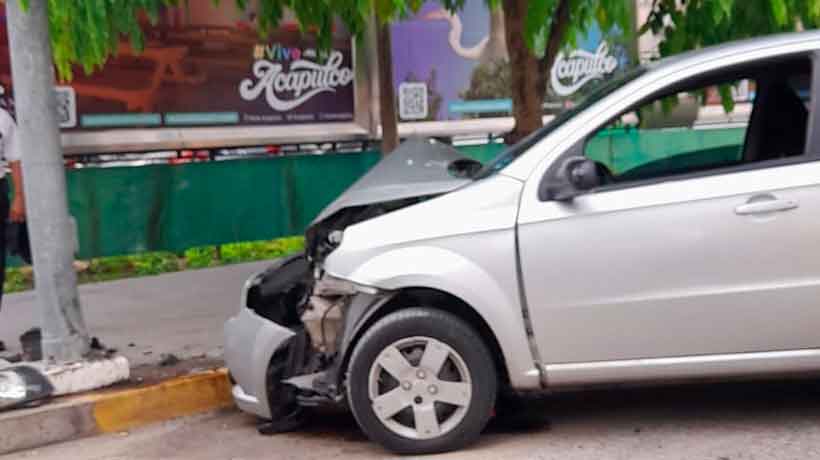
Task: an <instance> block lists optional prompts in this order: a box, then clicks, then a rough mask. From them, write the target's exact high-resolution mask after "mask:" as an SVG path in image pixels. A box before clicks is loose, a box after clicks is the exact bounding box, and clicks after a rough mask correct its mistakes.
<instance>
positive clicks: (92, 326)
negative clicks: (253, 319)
mask: <svg viewBox="0 0 820 460" xmlns="http://www.w3.org/2000/svg"><path fill="white" fill-rule="evenodd" d="M270 263H271V262H269V261H265V262H254V263H248V264H238V265H231V266H225V267H217V268H208V269H202V270H190V271H184V272H177V273H169V274H165V275H158V276H151V277H144V278H131V279H125V280H118V281H109V282H104V283H96V284H86V285H82V286H80V301H81V302H82V304H83V309H84V312H85V318H86V322H87V323H88V329H89V331H90V333H91V335H92V336H94V337H98V338H99V339H100V341H102V342H103V344H105V345H106V346H108V347H112V348H116V349H117V350H118V351H119V352H120V354H122V355H124V356H126V357H127V358H128V360H129V361H130V362H131V366H132V367H134V366H140V365H144V364H156V363H158V362H159V361H160V359H161V358H160V357H161V355H162V354H165V353H173V354H174V355H176V356H177V357H179V358H180V359H186V358H191V357H197V356H202V355H205V354H207V355H208V357H210V358H221V356H222V324H223V323H224V322H225V320H226V319H227V318H228V317H229V316H231V315H233V314H234V313H235V312H236V311H237V310H238V308H239V296H240V292H241V289H242V285H243V283H244V282H245V280H246V279H247V278H248V277H249V276H250V275H251V274H253V273H255V272H257V271H260V270H262V269H263V268H265V267H266V266H268V265H269V264H270ZM38 312H39V309H38V306H37V303H36V298H35V295H34V292H23V293H18V294H10V295H8V296H4V298H3V307H2V310H0V340H2V341H4V342H5V343H6V345H7V346H8V348H9V349H10V350H11V351H19V350H20V341H19V337H20V334H22V333H23V332H25V331H26V330H27V329H29V328H31V327H34V326H38V325H39V324H40V321H39V316H38V315H39V313H38ZM131 344H133V346H132V345H131Z"/></svg>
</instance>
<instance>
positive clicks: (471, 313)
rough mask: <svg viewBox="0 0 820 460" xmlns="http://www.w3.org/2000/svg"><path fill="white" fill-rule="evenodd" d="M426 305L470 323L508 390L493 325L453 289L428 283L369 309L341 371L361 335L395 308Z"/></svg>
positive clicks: (350, 344) (344, 370)
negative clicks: (431, 285)
mask: <svg viewBox="0 0 820 460" xmlns="http://www.w3.org/2000/svg"><path fill="white" fill-rule="evenodd" d="M411 307H426V308H434V309H437V310H441V311H445V312H448V313H451V314H453V315H455V316H456V317H458V318H459V319H461V320H462V321H464V322H465V323H467V325H469V326H470V327H472V328H473V330H475V331H476V333H478V334H479V336H480V337H481V339H482V340H483V341H484V343H485V344H486V345H487V347H489V348H490V352H491V354H492V359H493V364H494V365H495V368H496V371H497V372H498V376H499V386H500V388H501V389H502V390H507V389H509V388H510V386H511V382H510V376H509V372H508V367H507V362H506V358H505V356H504V353H503V351H502V348H501V344H500V343H499V341H498V338H497V337H496V335H495V333H494V332H493V331H492V328H490V325H489V324H488V323H487V321H486V320H485V319H484V317H482V316H481V314H480V313H479V312H478V311H476V309H474V308H473V307H472V306H470V305H469V304H468V303H467V302H465V301H464V300H463V299H461V298H460V297H458V296H456V295H453V294H451V293H448V292H445V291H442V290H439V289H434V288H429V287H408V288H403V289H401V290H399V291H398V292H397V293H396V294H395V295H394V296H392V297H391V298H390V299H389V300H388V301H387V302H385V303H384V304H381V305H379V306H378V307H377V308H376V309H375V311H372V312H368V314H367V315H366V316H365V318H364V320H363V321H362V322H361V324H358V325H357V327H356V330H355V331H354V333H353V334H354V335H353V337H352V339H351V340H350V342H349V345H348V346H347V347H346V349H345V350H343V355H342V357H341V361H340V363H339V369H341V370H342V372H340V375H341V376H343V375H345V374H346V372H347V367H348V365H349V364H350V358H351V356H352V355H353V350H354V349H355V348H356V346H357V345H358V343H359V341H360V340H361V338H362V336H363V335H364V334H365V332H367V330H368V329H369V328H370V327H371V326H373V324H375V323H376V322H377V321H379V320H380V319H382V318H384V317H385V316H387V315H389V314H391V313H394V312H396V311H399V310H402V309H405V308H411Z"/></svg>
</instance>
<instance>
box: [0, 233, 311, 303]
mask: <svg viewBox="0 0 820 460" xmlns="http://www.w3.org/2000/svg"><path fill="white" fill-rule="evenodd" d="M303 248H304V238H302V237H288V238H279V239H275V240H271V241H255V242H247V243H231V244H225V245H222V246H220V251H217V247H215V246H204V247H200V248H192V249H188V250H187V251H185V253H184V254H183V255H181V256H177V255H176V254H172V253H170V252H150V253H145V254H136V255H129V256H114V257H101V258H98V259H93V260H90V261H87V262H78V263H77V264H76V268H77V277H78V281H79V282H80V283H81V284H83V283H96V282H101V281H110V280H117V279H123V278H133V277H139V276H151V275H159V274H162V273H170V272H176V271H179V270H185V269H196V268H206V267H216V266H219V265H226V264H234V263H242V262H251V261H255V260H266V259H275V258H278V257H282V256H286V255H288V254H292V253H294V252H297V251H301V250H302V249H303ZM219 252H221V257H220V256H219V254H218V253H219ZM33 275H34V274H33V273H32V270H31V267H15V268H8V269H6V282H5V287H4V292H6V293H10V292H19V291H25V290H28V289H31V288H32V286H33Z"/></svg>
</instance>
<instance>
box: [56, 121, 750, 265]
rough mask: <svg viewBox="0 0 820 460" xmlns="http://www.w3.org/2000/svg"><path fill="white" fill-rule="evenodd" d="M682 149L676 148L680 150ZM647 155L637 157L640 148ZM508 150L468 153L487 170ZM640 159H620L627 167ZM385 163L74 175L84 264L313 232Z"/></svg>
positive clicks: (358, 158)
mask: <svg viewBox="0 0 820 460" xmlns="http://www.w3.org/2000/svg"><path fill="white" fill-rule="evenodd" d="M627 137H628V136H626V137H624V136H623V135H620V136H617V138H616V137H613V136H609V137H608V138H606V139H600V140H598V141H596V142H599V143H598V144H596V146H595V147H596V150H598V151H599V153H600V155H605V156H611V155H617V153H618V151H619V150H621V149H619V148H618V145H619V144H622V143H625V142H626V143H629V144H630V145H631V147H630V149H628V151H630V152H633V154H634V155H637V156H638V157H640V158H645V157H646V156H647V155H650V154H651V153H650V152H651V151H653V150H655V149H656V148H659V147H658V146H659V145H666V146H668V145H678V146H680V145H686V146H687V147H686V148H687V149H689V150H697V149H699V148H708V147H714V146H716V145H724V144H726V143H727V142H728V143H733V142H736V141H737V140H738V139H740V141H741V142H742V138H741V137H739V134H738V132H736V131H734V130H733V131H731V132H730V131H728V130H711V131H709V132H705V131H692V130H686V131H681V132H680V133H677V134H675V135H674V139H669V138H666V139H665V140H663V141H661V140H657V139H649V140H640V141H635V140H634V139H633V140H630V139H628V138H627ZM673 143H674V144H673ZM636 146H637V147H636ZM503 148H504V146H503V145H501V144H487V145H479V146H468V147H460V149H461V150H462V152H463V153H465V154H466V155H468V156H471V157H473V158H475V159H477V160H479V161H487V160H489V159H491V158H493V157H494V156H495V155H497V154H498V153H499V152H500V151H501V150H502V149H503ZM640 158H633V159H630V158H619V159H618V163H619V164H621V165H624V166H627V165H628V164H630V163H632V162H633V161H638V160H639V159H640ZM378 160H379V153H378V152H376V151H369V152H360V153H344V154H333V155H317V156H310V155H304V156H292V157H277V158H263V159H244V160H232V161H216V162H207V163H192V164H182V165H151V166H141V167H113V168H86V169H74V170H70V171H69V172H68V188H69V190H68V193H69V202H70V203H69V204H70V208H71V213H72V215H73V216H74V217H75V218H76V219H77V226H78V231H79V239H80V253H79V257H81V258H91V257H102V256H110V255H120V254H133V253H139V252H145V251H172V252H181V251H183V250H185V249H187V248H191V247H195V246H204V245H215V244H224V243H231V242H237V241H254V240H264V239H271V238H276V237H280V236H289V235H299V234H302V233H303V232H304V229H305V227H306V226H307V225H308V224H309V223H310V221H311V220H312V219H313V217H314V216H315V215H316V214H318V212H319V211H320V210H321V209H322V208H323V207H324V206H325V205H327V204H328V203H329V202H330V201H332V200H333V199H334V198H335V197H336V196H337V195H338V194H339V193H341V192H342V191H343V190H344V189H345V188H347V187H348V186H349V185H350V184H352V183H353V182H354V181H355V180H356V179H358V178H359V177H360V176H361V175H362V174H364V173H365V172H367V170H368V169H369V168H370V167H372V166H373V165H374V164H376V162H377V161H378Z"/></svg>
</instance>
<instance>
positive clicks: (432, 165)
mask: <svg viewBox="0 0 820 460" xmlns="http://www.w3.org/2000/svg"><path fill="white" fill-rule="evenodd" d="M477 164H479V163H477V162H476V161H475V160H472V159H470V158H468V157H466V156H464V155H462V154H461V153H459V152H458V150H456V149H454V148H453V147H452V146H449V145H446V144H442V143H439V142H435V141H430V140H428V139H418V138H417V139H410V140H407V141H405V142H404V143H402V144H401V145H400V146H399V147H398V148H397V149H396V150H394V151H393V152H392V153H390V154H389V155H387V156H386V157H384V158H383V159H382V160H381V161H380V162H378V163H377V164H376V165H375V166H373V168H371V169H370V171H368V172H367V173H366V174H365V175H364V176H362V177H361V178H360V179H359V180H357V181H356V182H355V183H353V185H351V186H350V187H349V188H348V189H347V190H345V191H344V192H343V193H342V194H341V195H340V196H339V197H338V198H336V199H335V200H334V201H333V202H331V203H330V204H329V205H328V206H327V207H326V208H324V209H323V210H322V212H320V213H319V215H318V216H317V217H316V218H315V219H314V220H313V222H311V224H310V226H311V227H313V226H315V225H316V224H319V223H320V222H322V221H324V220H326V219H327V218H328V217H331V216H333V215H335V214H337V213H338V212H339V211H342V210H344V209H346V208H353V207H360V206H366V205H371V204H377V203H386V202H391V201H397V200H404V199H408V198H414V197H424V196H432V195H440V194H442V193H445V192H449V191H451V190H454V189H456V188H458V187H460V186H462V185H464V184H467V183H469V182H471V179H469V177H468V176H469V175H470V174H471V173H472V172H475V170H472V169H471V168H475V167H476V165H477ZM459 176H461V177H459Z"/></svg>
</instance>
